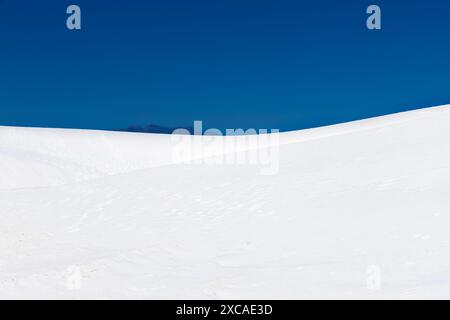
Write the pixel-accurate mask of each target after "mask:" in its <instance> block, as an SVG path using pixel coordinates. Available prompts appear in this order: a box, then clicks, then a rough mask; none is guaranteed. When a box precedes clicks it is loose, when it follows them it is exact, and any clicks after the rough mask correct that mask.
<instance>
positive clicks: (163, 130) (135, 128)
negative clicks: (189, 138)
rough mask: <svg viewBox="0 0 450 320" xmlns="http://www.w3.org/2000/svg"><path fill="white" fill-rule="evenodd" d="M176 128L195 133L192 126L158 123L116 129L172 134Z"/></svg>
mask: <svg viewBox="0 0 450 320" xmlns="http://www.w3.org/2000/svg"><path fill="white" fill-rule="evenodd" d="M176 129H185V130H187V131H189V132H190V133H191V134H194V129H193V128H192V127H178V128H169V127H162V126H158V125H156V124H149V125H146V126H129V127H128V128H125V129H117V130H116V131H122V132H141V133H163V134H171V133H172V132H174V131H175V130H176Z"/></svg>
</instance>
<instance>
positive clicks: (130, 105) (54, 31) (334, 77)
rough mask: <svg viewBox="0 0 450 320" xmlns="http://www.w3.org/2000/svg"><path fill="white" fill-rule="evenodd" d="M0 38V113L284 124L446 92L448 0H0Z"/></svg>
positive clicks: (95, 121) (113, 123)
mask: <svg viewBox="0 0 450 320" xmlns="http://www.w3.org/2000/svg"><path fill="white" fill-rule="evenodd" d="M69 4H78V5H79V6H80V7H81V9H82V28H83V29H82V30H81V31H76V32H73V31H68V30H67V29H66V25H65V20H66V13H65V11H66V8H67V6H68V5H69ZM370 4H377V5H379V6H380V7H381V9H382V27H383V29H382V30H381V31H369V30H367V29H366V27H365V23H366V22H365V21H366V18H367V15H366V13H365V11H366V8H367V6H368V5H370ZM0 45H1V48H0V49H1V50H0V125H17V126H44V127H69V128H96V129H114V128H123V127H127V126H128V125H132V124H136V125H145V124H149V123H155V124H159V125H163V126H189V125H192V122H193V121H194V120H203V121H204V122H205V124H204V126H206V127H219V128H233V127H243V128H248V127H254V128H280V129H282V130H292V129H300V128H306V127H314V126H319V125H324V124H331V123H339V122H343V121H348V120H354V119H360V118H366V117H370V116H375V115H382V114H387V113H393V112H397V111H402V110H408V109H414V108H418V107H425V106H432V105H438V104H446V103H450V85H449V84H450V59H449V52H450V1H448V0H409V1H403V0H395V1H392V0H387V1H386V0H374V1H364V0H346V1H335V0H334V1H331V0H327V1H325V0H315V1H302V0H277V1H273V0H271V1H268V0H258V1H248V0H226V1H225V0H223V1H215V0H201V1H200V0H189V1H187V0H164V1H162V0H161V1H156V0H155V1H152V0H148V1H143V0H126V1H125V0H115V1H105V0H96V1H92V0H72V1H62V0H53V1H52V0H40V1H32V2H31V1H22V0H0Z"/></svg>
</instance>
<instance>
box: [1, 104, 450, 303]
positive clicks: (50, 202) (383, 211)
mask: <svg viewBox="0 0 450 320" xmlns="http://www.w3.org/2000/svg"><path fill="white" fill-rule="evenodd" d="M191 138H192V137H191ZM449 138H450V107H449V106H443V107H437V108H430V109H423V110H418V111H413V112H406V113H401V114H396V115H392V116H386V117H380V118H374V119H369V120H364V121H357V122H352V123H347V124H341V125H336V126H330V127H324V128H318V129H311V130H303V131H296V132H289V133H283V134H281V135H280V137H279V140H280V149H279V168H278V172H277V173H276V174H273V175H262V174H261V173H260V168H259V167H258V166H255V165H242V164H234V165H232V164H222V165H219V164H217V165H208V164H206V163H202V162H201V163H197V164H195V163H192V164H179V163H174V161H173V154H172V149H173V143H172V142H171V137H170V136H169V135H152V134H132V133H118V132H102V131H83V130H60V129H32V128H12V127H0V298H7V299H9V298H19V299H28V298H40V299H41V298H57V299H66V298H67V299H72V298H88V299H90V298H95V299H99V298H100V299H101V298H125V299H127V298H130V299H132V298H158V299H188V298H189V299H247V298H248V299H279V298H285V299H296V298H311V299H312V298H344V299H345V298H361V299H367V298H413V299H418V298H447V299H448V298H450V140H449ZM192 139H194V138H192ZM196 139H202V138H201V137H200V138H198V137H197V138H196ZM219 139H226V138H219ZM233 139H234V138H233Z"/></svg>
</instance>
